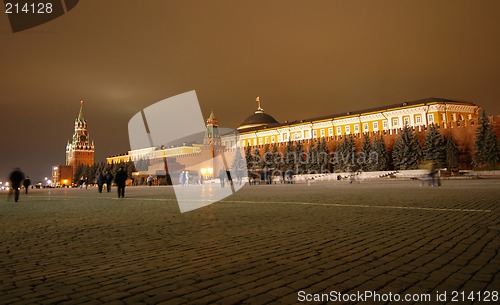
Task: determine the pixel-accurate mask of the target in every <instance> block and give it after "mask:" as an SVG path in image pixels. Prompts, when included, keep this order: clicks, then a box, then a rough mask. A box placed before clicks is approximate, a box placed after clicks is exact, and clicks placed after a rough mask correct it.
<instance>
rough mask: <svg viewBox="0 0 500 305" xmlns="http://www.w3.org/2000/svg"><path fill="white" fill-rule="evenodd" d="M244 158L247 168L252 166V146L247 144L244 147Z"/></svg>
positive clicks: (249, 168)
mask: <svg viewBox="0 0 500 305" xmlns="http://www.w3.org/2000/svg"><path fill="white" fill-rule="evenodd" d="M245 160H246V161H247V167H248V170H251V168H252V162H253V156H252V147H251V146H250V145H248V146H247V147H246V148H245Z"/></svg>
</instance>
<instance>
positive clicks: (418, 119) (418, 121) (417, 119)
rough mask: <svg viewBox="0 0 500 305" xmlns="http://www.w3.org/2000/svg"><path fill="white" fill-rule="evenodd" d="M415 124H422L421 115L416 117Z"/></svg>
mask: <svg viewBox="0 0 500 305" xmlns="http://www.w3.org/2000/svg"><path fill="white" fill-rule="evenodd" d="M415 123H417V124H419V123H422V117H421V116H419V115H417V116H416V117H415Z"/></svg>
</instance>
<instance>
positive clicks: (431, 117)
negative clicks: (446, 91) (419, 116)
mask: <svg viewBox="0 0 500 305" xmlns="http://www.w3.org/2000/svg"><path fill="white" fill-rule="evenodd" d="M427 120H428V121H429V123H430V124H431V123H434V114H432V113H430V114H428V115H427Z"/></svg>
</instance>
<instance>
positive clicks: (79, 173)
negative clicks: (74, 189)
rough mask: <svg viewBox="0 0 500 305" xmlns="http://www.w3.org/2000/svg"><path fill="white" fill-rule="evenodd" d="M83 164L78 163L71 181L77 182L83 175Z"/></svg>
mask: <svg viewBox="0 0 500 305" xmlns="http://www.w3.org/2000/svg"><path fill="white" fill-rule="evenodd" d="M84 174H85V173H84V171H83V165H81V164H80V165H78V166H77V167H76V169H75V172H74V173H73V183H76V184H78V183H79V182H80V178H81V177H82V176H83V175H84Z"/></svg>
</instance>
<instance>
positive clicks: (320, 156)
mask: <svg viewBox="0 0 500 305" xmlns="http://www.w3.org/2000/svg"><path fill="white" fill-rule="evenodd" d="M329 155H330V151H329V150H328V144H327V142H326V139H324V138H321V139H320V140H319V143H318V146H317V161H318V169H319V170H320V171H321V172H325V171H329V169H328V159H329Z"/></svg>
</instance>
